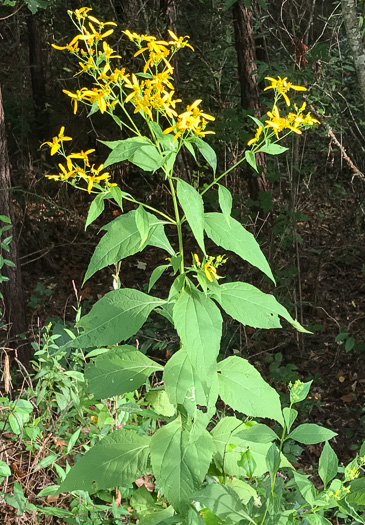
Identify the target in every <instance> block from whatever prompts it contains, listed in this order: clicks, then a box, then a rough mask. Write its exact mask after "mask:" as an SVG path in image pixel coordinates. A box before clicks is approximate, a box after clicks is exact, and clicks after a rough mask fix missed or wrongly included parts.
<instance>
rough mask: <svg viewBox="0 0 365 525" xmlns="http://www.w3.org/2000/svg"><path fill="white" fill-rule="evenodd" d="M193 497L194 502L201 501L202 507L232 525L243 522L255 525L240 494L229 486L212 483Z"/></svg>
mask: <svg viewBox="0 0 365 525" xmlns="http://www.w3.org/2000/svg"><path fill="white" fill-rule="evenodd" d="M193 497H194V500H196V501H199V503H200V505H202V506H203V507H207V508H208V509H210V510H211V511H212V512H214V514H215V515H216V516H218V517H219V518H221V519H222V520H224V521H226V522H227V523H230V525H234V524H235V523H239V522H240V521H241V520H244V521H245V522H246V521H248V522H249V523H255V521H253V519H251V518H250V516H249V515H248V514H247V512H245V510H244V508H243V505H242V502H241V500H240V498H239V496H238V494H236V492H235V491H234V490H233V489H231V487H228V486H227V485H219V484H218V483H212V484H210V485H207V486H206V487H204V488H203V489H202V490H200V491H199V492H196V493H195V494H194V495H193Z"/></svg>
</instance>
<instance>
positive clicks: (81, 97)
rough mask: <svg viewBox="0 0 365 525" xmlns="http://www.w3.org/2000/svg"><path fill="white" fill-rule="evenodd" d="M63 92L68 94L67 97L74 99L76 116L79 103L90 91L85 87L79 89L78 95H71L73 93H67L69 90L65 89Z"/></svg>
mask: <svg viewBox="0 0 365 525" xmlns="http://www.w3.org/2000/svg"><path fill="white" fill-rule="evenodd" d="M62 91H63V92H64V93H66V95H68V96H69V97H70V98H72V100H73V102H74V114H75V115H76V111H77V102H78V101H80V100H83V99H84V98H85V96H84V94H85V92H86V91H88V89H87V88H85V87H83V88H81V89H78V90H77V91H76V93H71V91H67V89H63V90H62Z"/></svg>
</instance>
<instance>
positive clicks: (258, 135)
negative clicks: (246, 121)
mask: <svg viewBox="0 0 365 525" xmlns="http://www.w3.org/2000/svg"><path fill="white" fill-rule="evenodd" d="M262 130H263V127H262V126H260V127H258V128H257V130H256V135H255V136H254V138H253V139H251V140H249V141H248V142H247V146H251V145H252V144H253V143H254V142H257V141H258V140H259V138H260V135H261V133H262Z"/></svg>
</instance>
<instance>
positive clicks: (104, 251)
mask: <svg viewBox="0 0 365 525" xmlns="http://www.w3.org/2000/svg"><path fill="white" fill-rule="evenodd" d="M147 216H148V219H149V221H150V226H149V228H150V229H149V238H148V240H147V244H149V245H151V246H156V247H158V248H162V249H166V250H167V251H168V253H170V255H173V254H174V253H175V252H174V250H173V248H172V246H171V244H170V242H169V241H168V239H167V237H166V235H165V231H164V227H163V224H164V223H163V222H162V221H160V220H159V219H157V217H155V216H154V215H152V214H151V213H147ZM104 229H106V230H107V233H106V234H105V235H104V237H103V238H102V239H101V240H100V242H99V244H98V245H97V247H96V248H95V251H94V254H93V256H92V257H91V260H90V264H89V267H88V269H87V272H86V275H85V278H84V282H85V281H87V280H88V279H90V277H91V276H92V275H94V273H95V272H97V271H98V270H101V269H102V268H105V267H106V266H109V265H111V264H115V263H117V262H119V261H120V260H122V259H125V258H126V257H128V256H130V255H134V254H135V253H137V252H139V251H141V250H142V248H143V247H144V246H143V245H141V234H140V232H139V230H138V227H137V224H136V211H135V210H132V211H130V212H129V213H126V214H125V215H121V216H120V217H118V218H117V219H115V220H114V221H112V222H111V223H110V224H108V225H107V226H106V227H105V228H104Z"/></svg>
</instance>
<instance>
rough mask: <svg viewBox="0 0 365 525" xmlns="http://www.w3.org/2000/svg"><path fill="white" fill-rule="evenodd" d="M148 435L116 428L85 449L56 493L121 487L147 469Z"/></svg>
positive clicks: (131, 481)
mask: <svg viewBox="0 0 365 525" xmlns="http://www.w3.org/2000/svg"><path fill="white" fill-rule="evenodd" d="M150 439H151V438H150V437H149V436H141V435H139V434H137V432H134V431H133V430H125V429H119V430H115V431H114V432H113V433H112V434H110V435H109V436H107V437H105V438H104V439H102V440H101V441H99V442H98V443H97V444H96V445H94V446H93V447H92V448H90V450H88V451H87V452H86V454H85V456H83V457H82V458H81V459H79V460H78V461H77V463H76V464H75V466H74V467H72V469H71V470H70V472H69V473H68V474H67V476H66V478H65V480H64V481H63V483H62V484H61V486H60V488H59V489H58V493H61V492H71V491H74V490H85V491H88V492H96V491H98V490H101V489H109V488H112V487H117V486H122V487H125V486H127V485H129V484H130V483H133V481H135V480H136V479H138V478H139V477H140V476H141V475H143V474H144V473H145V472H146V470H147V460H148V456H149V447H150Z"/></svg>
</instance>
